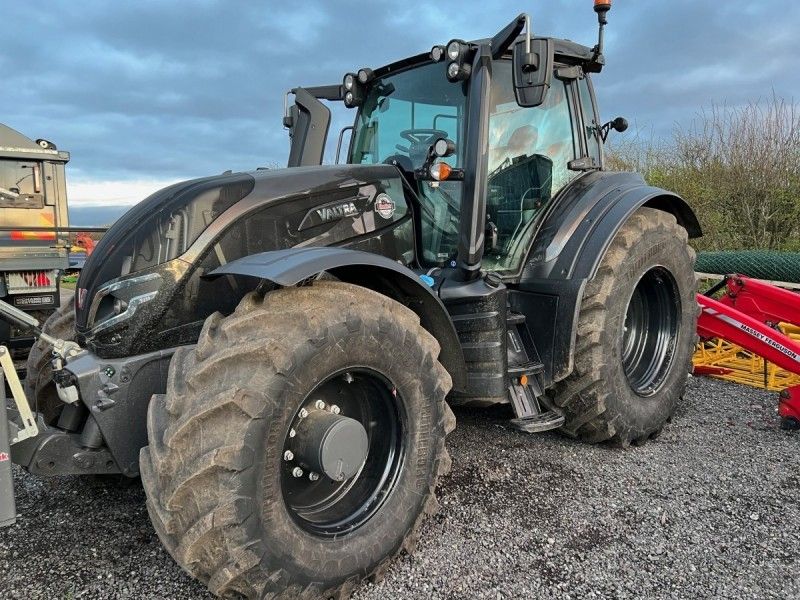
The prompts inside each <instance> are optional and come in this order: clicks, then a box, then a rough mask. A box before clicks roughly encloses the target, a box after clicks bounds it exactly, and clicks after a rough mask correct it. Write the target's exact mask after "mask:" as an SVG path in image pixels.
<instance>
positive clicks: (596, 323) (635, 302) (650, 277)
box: [555, 208, 699, 446]
mask: <svg viewBox="0 0 800 600" xmlns="http://www.w3.org/2000/svg"><path fill="white" fill-rule="evenodd" d="M687 241H688V236H687V233H686V230H685V229H684V228H683V227H680V226H679V225H678V224H677V222H676V221H675V217H673V216H672V215H670V214H668V213H665V212H663V211H659V210H655V209H651V208H641V209H639V210H638V211H636V212H635V213H634V214H633V215H632V216H631V217H630V218H629V219H628V221H627V222H626V223H625V224H624V225H623V226H622V228H621V229H620V230H619V231H618V232H617V234H616V236H615V237H614V239H613V241H612V243H611V246H610V247H609V249H608V251H607V252H606V254H605V256H604V257H603V260H602V262H601V264H600V267H599V270H598V272H597V275H596V276H595V277H594V279H592V280H591V281H590V282H589V283H588V284H587V286H586V290H585V292H584V297H583V301H582V303H581V308H580V315H579V319H578V331H577V341H576V349H575V368H574V371H573V373H572V374H571V375H570V376H569V377H568V378H567V379H565V380H564V381H562V382H560V383H559V384H558V385H557V386H556V389H555V401H556V404H557V405H558V406H560V407H561V408H562V409H563V410H564V412H565V417H566V422H565V424H564V427H563V431H564V432H565V433H567V434H568V435H571V436H573V437H578V438H580V439H582V440H585V441H588V442H603V441H611V442H612V443H616V444H618V445H622V446H627V445H628V444H639V443H643V442H645V441H646V440H647V439H648V438H651V437H655V436H656V435H658V434H659V433H660V432H661V429H662V428H663V427H664V424H665V423H666V422H667V421H668V420H669V419H670V417H671V416H672V414H673V412H674V411H675V408H676V406H677V404H678V401H679V400H680V398H681V397H682V395H683V392H684V390H685V388H686V382H687V378H688V373H689V370H690V365H691V359H692V352H693V350H694V343H695V339H696V325H697V316H698V314H699V308H698V305H697V301H696V300H695V289H696V283H695V277H694V259H695V253H694V250H693V249H692V248H691V247H689V245H688V243H687Z"/></svg>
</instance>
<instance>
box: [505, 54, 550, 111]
mask: <svg viewBox="0 0 800 600" xmlns="http://www.w3.org/2000/svg"><path fill="white" fill-rule="evenodd" d="M554 54H555V52H554V44H553V40H552V39H531V40H522V41H519V42H517V43H516V44H514V51H513V56H514V61H513V62H514V94H515V95H516V97H517V104H519V105H520V106H541V105H542V104H543V103H544V100H545V97H546V96H547V90H549V89H550V81H551V79H552V77H553V57H554Z"/></svg>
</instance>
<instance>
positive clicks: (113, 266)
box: [8, 1, 701, 598]
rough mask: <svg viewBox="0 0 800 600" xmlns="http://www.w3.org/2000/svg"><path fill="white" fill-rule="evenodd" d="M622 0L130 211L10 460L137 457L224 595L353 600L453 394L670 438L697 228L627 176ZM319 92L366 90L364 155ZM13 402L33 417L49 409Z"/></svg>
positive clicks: (61, 337)
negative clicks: (568, 36)
mask: <svg viewBox="0 0 800 600" xmlns="http://www.w3.org/2000/svg"><path fill="white" fill-rule="evenodd" d="M610 4H611V3H610V2H602V1H595V10H596V11H597V13H598V16H599V20H600V24H601V35H600V40H599V43H598V44H597V46H595V47H593V48H589V47H585V46H581V45H579V44H576V43H574V42H570V41H566V40H560V39H554V38H543V37H533V36H532V35H531V29H530V25H529V24H528V18H527V16H525V15H521V16H520V17H518V18H516V19H514V20H513V21H512V22H511V23H510V24H509V25H508V26H507V27H505V28H504V29H503V30H502V31H500V32H499V33H498V34H497V35H495V36H494V37H493V38H490V39H481V40H475V41H471V42H467V41H463V40H458V39H455V40H452V41H450V42H449V43H447V44H446V45H443V46H436V47H434V48H433V49H432V50H431V51H430V52H425V53H424V54H419V55H417V56H412V57H410V58H406V59H403V60H401V61H398V62H395V63H392V64H389V65H386V66H384V67H380V68H375V69H369V68H363V69H361V70H359V71H357V72H353V73H348V74H346V75H344V78H343V81H342V83H341V84H336V85H329V86H321V87H308V88H301V87H298V88H295V89H293V90H292V91H291V92H290V95H292V96H293V98H294V100H293V102H289V103H287V104H288V105H289V108H288V110H287V112H286V115H285V117H284V125H285V126H286V127H287V128H289V131H290V136H291V150H290V158H289V165H288V166H289V168H286V169H278V170H257V171H255V172H252V173H229V174H223V175H217V176H212V177H207V178H203V179H196V180H193V181H187V182H183V183H178V184H175V185H172V186H170V187H168V188H166V189H163V190H161V191H159V192H156V193H155V194H153V195H152V196H150V197H149V198H147V199H146V200H144V201H142V202H141V203H140V204H138V205H137V206H136V207H134V208H133V209H131V210H130V212H128V213H127V214H126V215H125V216H124V217H122V218H121V219H120V220H119V221H118V222H117V223H116V224H115V225H114V226H113V227H111V229H109V231H108V232H107V234H106V235H105V236H104V237H103V239H102V240H101V241H100V243H99V244H98V245H97V247H96V249H95V250H94V252H93V253H92V255H91V256H90V257H89V258H88V260H87V261H86V265H85V268H84V269H83V271H82V273H81V275H80V280H79V282H78V285H77V291H76V294H75V298H74V305H73V304H70V305H68V306H65V307H63V308H62V309H61V310H60V311H59V313H58V314H57V315H55V316H54V317H52V318H51V319H49V320H48V321H47V323H46V324H45V325H44V327H43V328H42V330H43V333H44V335H43V336H42V337H41V338H40V340H39V342H38V344H37V346H36V347H35V349H34V351H33V352H32V353H31V355H30V359H29V363H28V376H27V380H26V395H27V398H28V401H29V403H30V407H31V408H32V409H33V415H34V419H35V421H36V423H35V427H36V430H37V431H38V433H37V434H36V435H30V436H28V437H27V439H24V440H18V441H17V443H14V444H13V445H12V447H11V455H12V458H13V460H14V462H16V463H18V464H20V465H23V466H24V467H25V468H27V469H28V470H29V471H31V472H32V473H36V474H42V475H50V474H59V475H61V474H108V473H121V474H124V475H126V476H128V477H136V476H139V475H141V478H142V482H143V484H144V488H145V490H146V492H147V498H148V501H147V504H148V509H149V512H150V516H151V518H152V521H153V524H154V526H155V528H156V530H157V532H158V535H159V537H160V538H161V540H162V541H163V543H164V545H165V546H166V548H167V549H168V550H169V552H170V554H171V555H172V556H173V557H174V558H175V560H176V561H177V562H178V563H179V564H180V565H181V566H182V567H183V568H184V569H185V570H186V571H188V572H189V573H190V574H191V575H192V576H194V577H196V578H197V579H199V580H200V581H202V582H204V583H205V584H207V585H208V587H209V588H210V590H211V591H212V592H213V593H215V594H218V595H220V596H236V595H241V596H245V597H248V598H262V597H269V598H278V597H279V598H289V597H292V598H293V597H303V598H306V597H308V598H312V597H328V596H336V597H341V596H346V595H347V594H348V593H349V591H350V590H352V589H353V587H354V586H355V585H356V584H357V583H358V582H359V581H361V580H363V579H365V578H376V577H379V576H380V575H381V573H382V572H383V571H384V570H385V569H386V568H387V565H388V564H389V562H390V561H391V560H392V559H393V557H395V556H397V555H398V553H400V552H401V551H403V550H405V551H411V550H412V548H413V547H414V545H415V542H416V540H417V538H418V536H419V534H420V523H421V522H422V520H423V518H424V517H425V515H427V514H431V513H432V512H434V511H435V510H436V508H437V502H436V499H435V495H434V492H435V489H436V484H437V480H438V478H439V476H441V475H443V474H445V473H447V472H448V470H449V469H450V464H451V461H450V458H449V456H448V453H447V449H446V447H445V436H446V435H447V434H448V433H449V432H450V431H452V430H453V428H454V427H455V424H456V423H455V417H454V415H453V412H452V411H451V409H450V405H490V404H508V405H510V409H509V413H510V412H511V410H512V409H513V413H514V418H513V419H512V420H511V425H512V426H513V427H515V428H517V429H519V430H521V431H524V432H539V431H544V430H547V429H554V428H559V429H560V430H561V431H562V432H564V433H565V434H567V435H569V436H573V437H577V438H580V439H582V440H586V441H587V442H610V443H613V444H617V445H622V446H626V445H629V444H641V443H643V442H645V441H646V440H648V439H649V438H652V437H655V436H656V435H658V434H659V432H660V431H661V429H662V428H663V427H664V425H665V423H666V422H667V421H668V420H669V419H670V416H671V415H672V413H673V411H674V410H675V407H676V404H677V403H678V401H679V399H680V398H681V395H682V393H683V391H684V388H685V385H686V381H687V374H688V371H689V365H690V357H691V354H692V349H693V343H694V340H695V323H696V318H697V304H696V302H695V299H694V293H695V279H694V272H693V263H694V253H693V251H692V250H691V249H690V248H689V246H688V245H687V240H688V238H692V237H697V236H699V235H700V234H701V231H700V226H699V224H698V221H697V218H696V217H695V215H694V213H693V212H692V210H691V209H690V207H689V206H688V205H687V204H686V202H684V201H683V200H682V199H681V198H680V197H678V196H676V195H675V194H673V193H671V192H668V191H665V190H662V189H658V188H655V187H651V186H649V185H647V184H646V183H645V182H644V180H643V179H642V178H641V177H640V176H639V175H635V174H632V173H621V172H609V171H607V170H605V168H604V156H603V142H604V140H605V137H606V136H607V135H608V133H609V130H610V129H612V128H613V129H617V130H623V129H624V128H625V122H624V119H615V120H614V121H611V122H609V123H607V124H605V125H604V124H602V122H601V121H600V118H599V116H598V112H597V107H596V103H595V97H594V93H593V89H592V83H591V79H590V77H591V75H592V74H594V73H599V72H600V71H601V69H602V68H603V65H604V57H603V52H602V26H603V25H604V24H605V20H606V14H607V11H608V9H609V8H610ZM323 101H329V102H337V101H338V102H343V103H344V105H345V106H347V107H349V108H353V109H355V122H354V125H353V126H352V133H351V136H350V143H349V147H348V148H347V149H346V162H344V161H343V164H335V165H324V166H323V165H322V164H321V163H322V156H323V150H324V148H325V145H326V139H327V135H328V130H329V123H330V111H329V109H328V107H327V106H326V104H325V103H324V102H323ZM342 137H343V136H340V138H339V139H340V145H341V140H342ZM8 414H9V423H8V424H9V426H10V428H11V437H12V438H13V434H14V432H19V431H22V430H23V429H24V428H25V427H26V426H27V428H28V430H29V431H32V430H33V428H32V427H31V426H30V423H28V424H27V425H26V423H25V422H24V420H25V419H24V415H22V414H20V412H19V411H18V410H17V409H12V408H9V409H8ZM18 437H19V436H17V438H18ZM531 444H532V450H533V448H534V447H535V446H534V444H535V442H533V440H532V441H531Z"/></svg>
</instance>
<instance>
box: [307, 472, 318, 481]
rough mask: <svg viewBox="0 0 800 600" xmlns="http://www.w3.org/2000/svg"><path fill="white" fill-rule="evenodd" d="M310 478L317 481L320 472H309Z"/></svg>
mask: <svg viewBox="0 0 800 600" xmlns="http://www.w3.org/2000/svg"><path fill="white" fill-rule="evenodd" d="M308 478H309V479H310V480H311V481H316V480H317V479H319V474H318V473H314V472H311V473H309V474H308Z"/></svg>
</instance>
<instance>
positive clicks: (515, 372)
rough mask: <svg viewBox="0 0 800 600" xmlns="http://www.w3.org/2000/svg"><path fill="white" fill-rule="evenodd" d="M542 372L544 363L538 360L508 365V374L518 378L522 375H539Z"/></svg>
mask: <svg viewBox="0 0 800 600" xmlns="http://www.w3.org/2000/svg"><path fill="white" fill-rule="evenodd" d="M543 372H544V365H543V364H542V363H540V362H536V361H529V362H525V363H522V364H520V365H509V367H508V376H509V377H511V378H512V379H514V378H517V379H519V378H520V377H522V376H523V375H539V374H541V373H543Z"/></svg>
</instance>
